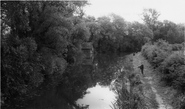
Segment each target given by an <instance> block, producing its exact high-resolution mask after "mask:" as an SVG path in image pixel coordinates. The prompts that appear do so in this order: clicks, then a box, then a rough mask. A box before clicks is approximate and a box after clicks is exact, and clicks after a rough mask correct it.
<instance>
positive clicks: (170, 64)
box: [142, 40, 185, 109]
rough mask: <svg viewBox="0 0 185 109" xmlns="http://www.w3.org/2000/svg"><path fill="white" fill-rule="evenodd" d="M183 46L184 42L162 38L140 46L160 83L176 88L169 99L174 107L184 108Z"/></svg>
mask: <svg viewBox="0 0 185 109" xmlns="http://www.w3.org/2000/svg"><path fill="white" fill-rule="evenodd" d="M184 48H185V43H182V44H169V43H168V42H166V41H163V40H159V41H157V42H155V43H154V44H145V45H144V46H143V48H142V55H143V56H144V57H145V58H146V59H147V60H148V61H149V62H150V63H151V64H152V66H153V67H154V68H155V69H157V71H158V75H160V80H161V81H162V83H163V84H165V86H169V87H172V88H173V89H175V90H176V93H175V94H173V99H172V101H171V103H172V105H173V107H174V108H175V109H184V108H185V99H184V97H185V94H184V92H185V56H184Z"/></svg>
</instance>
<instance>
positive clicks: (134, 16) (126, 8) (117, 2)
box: [84, 0, 185, 23]
mask: <svg viewBox="0 0 185 109" xmlns="http://www.w3.org/2000/svg"><path fill="white" fill-rule="evenodd" d="M88 1H89V3H90V4H91V5H88V6H86V7H84V10H85V13H86V15H91V16H94V17H95V18H97V17H101V16H104V15H109V14H111V13H115V14H117V15H120V16H122V17H123V18H124V19H125V20H126V21H130V22H132V21H139V22H142V20H141V14H142V12H143V9H145V8H153V9H156V10H157V11H158V12H159V13H160V14H161V15H160V16H159V18H158V19H159V20H160V21H163V20H170V21H172V22H174V23H185V0H88Z"/></svg>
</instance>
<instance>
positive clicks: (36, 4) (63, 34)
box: [1, 1, 184, 109]
mask: <svg viewBox="0 0 185 109" xmlns="http://www.w3.org/2000/svg"><path fill="white" fill-rule="evenodd" d="M87 4H88V3H87V2H84V1H73V2H72V1H14V2H13V1H11V2H8V1H2V2H1V27H2V28H1V42H2V43H1V56H2V58H1V59H2V63H1V70H2V73H1V81H2V88H1V89H2V90H1V97H2V100H1V103H2V107H6V108H14V109H15V108H19V109H20V107H22V106H23V105H25V101H26V100H28V99H32V98H34V97H35V96H38V95H39V94H40V93H42V90H40V89H42V88H48V89H49V88H53V87H55V86H57V85H58V84H59V83H60V82H61V80H62V79H61V78H63V77H62V74H63V73H64V72H66V69H67V68H71V67H69V66H72V65H80V64H81V63H82V60H83V58H84V54H83V52H82V51H81V45H82V44H83V43H84V42H92V43H93V46H94V48H95V52H97V53H121V52H133V51H139V50H140V49H141V47H142V45H144V44H145V43H146V42H149V41H151V42H153V41H155V40H157V39H164V40H166V41H168V42H169V43H182V42H183V41H184V33H183V32H184V25H181V24H175V23H173V22H170V21H164V22H160V21H158V20H157V18H156V16H155V13H154V14H153V12H154V11H151V10H150V9H149V10H145V11H144V14H143V15H144V21H145V24H142V23H139V22H132V23H131V22H127V21H125V20H124V19H123V18H122V17H120V16H118V15H115V14H112V15H110V16H104V17H99V18H97V19H95V18H94V17H91V16H84V14H85V13H84V12H83V7H84V6H85V5H87ZM150 14H152V15H154V16H151V18H149V17H148V16H150ZM12 104H14V105H12ZM11 106H13V107H11Z"/></svg>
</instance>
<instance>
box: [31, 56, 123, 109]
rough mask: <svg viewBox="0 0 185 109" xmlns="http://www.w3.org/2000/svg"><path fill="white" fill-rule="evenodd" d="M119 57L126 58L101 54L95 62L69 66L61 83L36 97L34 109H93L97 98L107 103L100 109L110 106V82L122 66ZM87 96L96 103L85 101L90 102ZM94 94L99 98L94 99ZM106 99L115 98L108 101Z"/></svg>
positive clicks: (112, 96) (112, 94)
mask: <svg viewBox="0 0 185 109" xmlns="http://www.w3.org/2000/svg"><path fill="white" fill-rule="evenodd" d="M120 60H122V61H123V60H124V56H122V57H118V56H115V55H114V56H110V55H98V56H96V57H95V58H94V61H93V64H88V65H85V64H83V65H73V66H68V68H67V69H66V71H65V73H64V74H63V79H62V80H61V82H60V84H58V86H57V87H56V88H55V89H51V90H48V91H47V92H46V94H44V95H43V96H42V97H39V98H38V100H35V103H36V104H34V105H35V107H34V109H42V108H44V109H74V107H75V108H76V109H91V107H92V106H91V105H98V103H97V104H96V102H98V101H96V100H99V101H102V102H104V104H105V105H102V104H101V107H100V106H99V107H100V108H102V109H103V108H106V109H108V108H110V106H109V105H111V102H113V100H114V96H115V94H114V93H113V91H111V90H110V84H111V82H112V81H113V80H114V79H115V78H116V75H115V72H117V71H118V70H120V69H121V67H122V64H121V61H120ZM91 94H92V95H91ZM46 95H47V96H46ZM107 95H111V96H107ZM87 96H89V97H90V99H91V101H93V102H91V103H88V102H84V101H83V100H84V99H85V101H88V100H86V99H87ZM91 96H94V97H98V96H99V98H94V100H93V99H92V98H91ZM90 99H89V100H90ZM107 99H112V100H111V101H107V102H106V100H107ZM93 103H94V104H93ZM99 103H100V102H99ZM88 105H89V106H88ZM107 106H108V107H107ZM36 107H37V108H36ZM46 107H50V108H46ZM29 109H33V108H29ZM97 109H98V108H97Z"/></svg>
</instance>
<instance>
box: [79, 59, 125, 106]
mask: <svg viewBox="0 0 185 109" xmlns="http://www.w3.org/2000/svg"><path fill="white" fill-rule="evenodd" d="M101 57H103V58H100V57H97V58H96V59H97V60H95V69H96V70H95V72H94V74H97V73H98V74H101V76H102V77H101V78H100V80H99V81H97V82H96V85H95V86H93V87H90V88H88V89H87V90H86V92H87V94H85V95H84V96H83V97H82V98H80V99H78V100H77V101H76V103H77V104H79V105H89V109H111V106H112V103H114V102H115V99H116V94H115V92H114V91H113V90H112V88H111V87H113V85H114V79H116V76H117V72H119V71H120V69H121V68H123V66H122V63H121V62H123V61H124V57H116V58H113V57H106V56H101Z"/></svg>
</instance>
